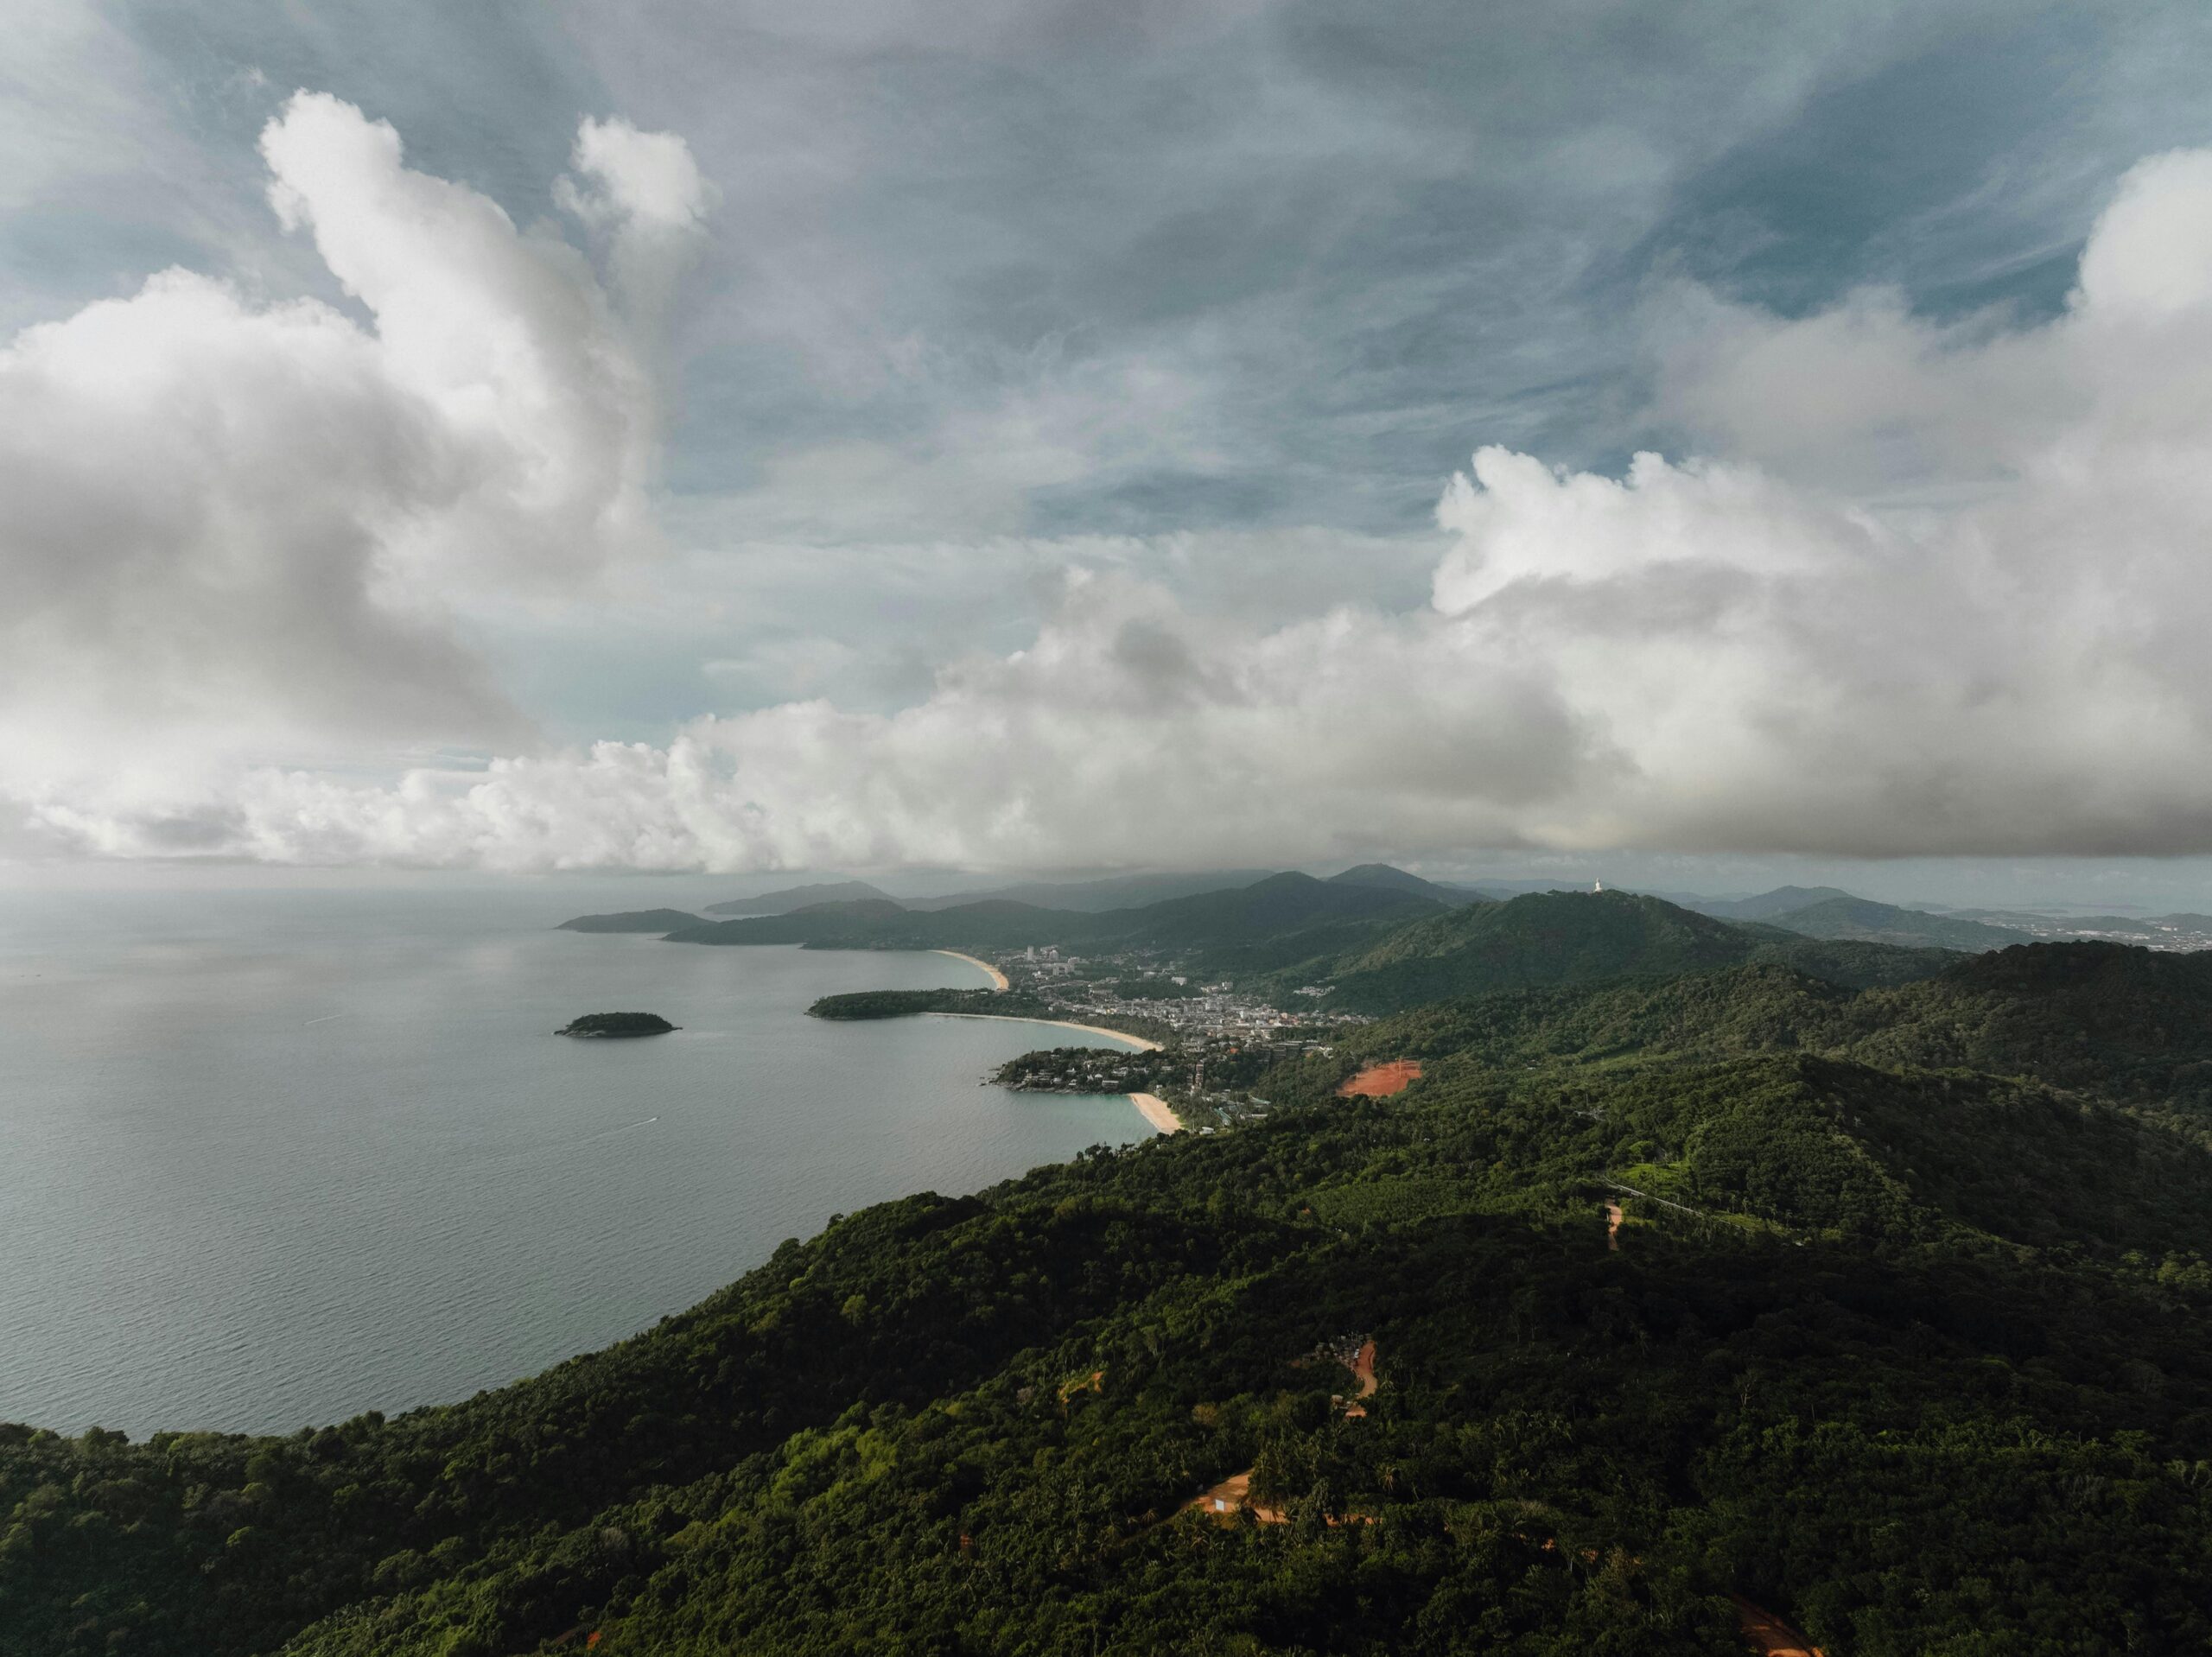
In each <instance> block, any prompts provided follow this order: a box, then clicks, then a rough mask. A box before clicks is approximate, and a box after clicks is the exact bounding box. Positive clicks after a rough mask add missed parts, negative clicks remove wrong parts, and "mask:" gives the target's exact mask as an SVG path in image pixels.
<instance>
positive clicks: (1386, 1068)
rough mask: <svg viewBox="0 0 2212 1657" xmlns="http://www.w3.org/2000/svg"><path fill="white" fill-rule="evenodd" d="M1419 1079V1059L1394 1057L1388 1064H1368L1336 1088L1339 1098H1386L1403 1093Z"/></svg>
mask: <svg viewBox="0 0 2212 1657" xmlns="http://www.w3.org/2000/svg"><path fill="white" fill-rule="evenodd" d="M1420 1080H1421V1061H1420V1060H1419V1059H1417V1058H1394V1059H1392V1060H1391V1061H1390V1062H1389V1063H1388V1064H1370V1065H1369V1066H1368V1067H1367V1068H1366V1069H1365V1070H1362V1071H1361V1072H1360V1073H1359V1074H1358V1075H1357V1076H1354V1077H1352V1078H1351V1081H1349V1082H1344V1084H1343V1085H1342V1086H1341V1087H1339V1088H1338V1089H1337V1097H1338V1098H1339V1099H1388V1098H1389V1096H1390V1095H1392V1094H1394V1093H1403V1092H1404V1091H1405V1090H1406V1089H1408V1088H1409V1087H1411V1086H1412V1085H1413V1084H1414V1082H1418V1081H1420Z"/></svg>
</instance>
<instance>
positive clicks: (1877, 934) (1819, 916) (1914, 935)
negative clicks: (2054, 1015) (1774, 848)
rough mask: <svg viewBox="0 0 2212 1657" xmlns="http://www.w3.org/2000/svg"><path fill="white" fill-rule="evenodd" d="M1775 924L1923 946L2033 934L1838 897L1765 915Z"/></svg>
mask: <svg viewBox="0 0 2212 1657" xmlns="http://www.w3.org/2000/svg"><path fill="white" fill-rule="evenodd" d="M1759 918H1761V919H1763V920H1764V922H1765V923H1766V924H1768V925H1770V926H1777V927H1780V928H1782V929H1783V930H1784V931H1789V932H1802V933H1803V934H1804V935H1805V936H1807V937H1815V938H1858V939H1862V940H1864V941H1866V942H1867V943H1896V944H1901V945H1904V947H1906V948H1908V949H2004V948H2005V947H2006V946H2008V945H2010V944H2014V943H2031V942H2032V941H2033V938H2032V935H2031V934H2029V933H2026V932H2022V931H2019V930H2016V929H2014V928H2012V927H2009V926H1991V925H1989V924H1986V923H1985V922H1982V921H1975V920H1963V919H1961V918H1959V917H1955V916H1950V915H1931V914H1929V913H1928V912H1927V911H1924V910H1918V909H1900V908H1898V907H1897V905H1895V904H1878V903H1874V902H1872V901H1870V900H1869V899H1867V898H1853V897H1849V896H1846V895H1838V896H1835V897H1833V898H1824V899H1822V900H1821V902H1819V903H1815V904H1808V905H1806V906H1805V907H1803V908H1802V909H1792V910H1786V911H1783V912H1781V913H1779V914H1769V915H1765V916H1762V917H1759Z"/></svg>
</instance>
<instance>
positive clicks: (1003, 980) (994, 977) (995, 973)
mask: <svg viewBox="0 0 2212 1657" xmlns="http://www.w3.org/2000/svg"><path fill="white" fill-rule="evenodd" d="M930 953H931V955H950V956H951V957H952V958H953V959H954V960H955V961H964V962H967V963H968V964H969V966H971V967H981V968H982V969H983V970H984V971H985V972H987V973H988V974H990V975H991V987H992V988H993V989H998V990H1004V989H1010V988H1012V987H1013V985H1012V984H1011V982H1010V981H1008V980H1007V975H1005V974H1004V973H1002V972H1001V971H1000V970H999V969H998V968H996V967H994V966H993V965H991V963H990V962H988V961H978V960H977V959H976V957H975V956H974V955H963V954H961V953H960V951H959V950H957V949H932V950H931V951H930Z"/></svg>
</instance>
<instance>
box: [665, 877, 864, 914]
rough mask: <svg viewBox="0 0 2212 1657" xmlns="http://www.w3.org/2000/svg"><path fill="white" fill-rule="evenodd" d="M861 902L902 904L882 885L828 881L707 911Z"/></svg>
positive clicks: (772, 910) (786, 910)
mask: <svg viewBox="0 0 2212 1657" xmlns="http://www.w3.org/2000/svg"><path fill="white" fill-rule="evenodd" d="M857 902H874V903H887V904H892V905H898V904H899V900H898V899H897V898H893V896H892V895H891V894H890V893H889V892H886V891H884V890H883V889H882V888H881V887H880V886H870V885H868V882H867V881H865V880H824V881H819V882H817V883H815V884H813V885H811V886H788V887H785V889H784V890H783V891H781V892H762V893H761V894H760V896H759V897H757V898H732V899H730V901H728V903H721V904H709V905H707V911H706V912H707V913H708V914H709V915H788V914H791V912H792V911H795V910H801V909H812V908H815V907H816V906H817V905H822V904H849V903H857ZM899 906H900V907H903V906H904V905H899Z"/></svg>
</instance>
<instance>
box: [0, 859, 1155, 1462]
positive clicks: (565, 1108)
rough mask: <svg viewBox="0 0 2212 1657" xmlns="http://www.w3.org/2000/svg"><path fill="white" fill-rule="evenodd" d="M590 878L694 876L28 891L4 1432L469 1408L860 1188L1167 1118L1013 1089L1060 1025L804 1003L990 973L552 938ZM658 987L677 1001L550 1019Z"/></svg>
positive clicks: (915, 1183)
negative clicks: (869, 1016)
mask: <svg viewBox="0 0 2212 1657" xmlns="http://www.w3.org/2000/svg"><path fill="white" fill-rule="evenodd" d="M594 898H597V902H598V906H599V907H601V908H612V907H617V906H619V907H625V908H645V907H654V906H658V905H660V904H663V903H666V902H669V901H670V899H669V898H667V897H666V896H664V895H660V896H653V897H646V896H644V895H641V894H639V893H638V892H634V891H631V892H624V893H621V894H618V895H617V896H616V897H615V898H613V899H612V900H610V899H609V898H607V897H606V896H604V895H601V894H596V893H591V892H583V891H581V890H578V891H571V890H568V889H563V888H554V889H551V890H548V889H546V888H545V887H543V886H532V887H531V888H530V889H528V890H524V891H509V890H504V889H498V888H493V889H486V890H474V889H471V890H465V891H446V890H429V891H424V890H412V889H410V890H403V891H346V890H309V891H293V890H285V891H219V890H194V891H190V892H160V891H156V892H129V893H116V892H90V893H87V892H0V1421H10V1420H12V1421H23V1422H29V1423H31V1424H33V1425H38V1426H45V1427H51V1428H54V1429H55V1430H56V1431H59V1432H79V1431H81V1430H82V1429H84V1428H85V1427H86V1426H89V1425H100V1426H104V1427H107V1428H109V1429H111V1430H117V1431H122V1432H128V1433H130V1434H131V1435H132V1436H133V1437H134V1438H137V1437H143V1435H144V1434H145V1433H147V1432H151V1431H155V1430H157V1429H162V1428H173V1429H180V1430H217V1431H226V1432H291V1431H295V1430H297V1429H298V1428H301V1427H303V1426H308V1425H321V1424H323V1423H327V1422H332V1421H337V1420H341V1419H346V1418H347V1417H349V1416H353V1415H355V1414H358V1413H361V1412H363V1411H365V1410H372V1409H373V1410H381V1411H384V1412H385V1413H387V1414H396V1413H399V1412H401V1411H404V1410H406V1409H409V1408H410V1407H413V1406H418V1405H424V1404H435V1403H443V1402H448V1401H452V1400H458V1399H463V1398H467V1397H468V1396H469V1395H471V1394H474V1393H475V1392H477V1391H479V1390H480V1389H482V1388H485V1387H497V1386H500V1385H503V1384H504V1383H505V1382H507V1381H512V1380H515V1379H517V1378H518V1377H521V1376H524V1375H528V1374H534V1373H536V1372H537V1371H538V1370H541V1369H543V1368H546V1367H547V1366H549V1365H550V1364H553V1363H556V1362H559V1361H560V1360H562V1359H563V1358H566V1357H569V1356H571V1355H575V1354H576V1353H579V1352H583V1351H588V1350H590V1349H594V1348H596V1347H600V1346H603V1345H606V1344H607V1343H610V1342H612V1341H615V1340H618V1339H620V1338H622V1337H623V1336H628V1335H632V1334H634V1333H636V1332H637V1331H639V1330H642V1329H645V1328H646V1327H648V1326H649V1325H651V1324H652V1323H654V1322H655V1321H656V1320H657V1319H658V1318H660V1317H663V1316H665V1315H666V1314H669V1313H671V1312H675V1311H680V1310H682V1309H683V1308H684V1307H686V1306H688V1305H692V1304H693V1303H695V1302H696V1301H697V1300H699V1299H700V1298H702V1297H703V1296H705V1295H707V1294H708V1293H709V1292H711V1291H713V1290H715V1289H716V1288H718V1287H720V1286H721V1285H723V1284H725V1283H727V1282H728V1281H730V1280H731V1279H734V1278H735V1277H737V1276H739V1275H741V1273H744V1272H745V1271H747V1269H748V1268H750V1267H754V1266H757V1265H759V1264H760V1262H761V1261H762V1260H766V1258H767V1256H768V1255H769V1254H771V1253H772V1252H773V1251H774V1249H775V1248H776V1247H777V1245H778V1244H779V1242H781V1241H783V1240H784V1239H785V1238H787V1237H804V1236H807V1235H811V1234H812V1233H814V1232H816V1231H817V1230H819V1229H820V1228H821V1227H822V1226H823V1223H824V1222H827V1221H829V1219H830V1218H832V1217H833V1216H836V1215H838V1214H840V1213H845V1212H849V1211H851V1210H854V1209H860V1208H862V1207H864V1206H866V1205H867V1204H868V1203H877V1202H881V1201H884V1200H886V1199H887V1198H891V1197H900V1196H905V1195H907V1194H910V1193H913V1192H918V1191H928V1190H935V1191H940V1192H945V1193H957V1192H968V1191H974V1190H980V1189H982V1188H983V1187H986V1186H988V1185H990V1184H994V1183H995V1182H997V1181H999V1180H1001V1179H1004V1178H1008V1177H1011V1176H1013V1175H1016V1174H1020V1173H1021V1172H1023V1171H1026V1170H1027V1169H1029V1168H1032V1167H1034V1166H1036V1165H1040V1164H1043V1163H1048V1162H1054V1161H1059V1160H1063V1159H1066V1158H1068V1157H1070V1156H1071V1155H1073V1154H1074V1153H1076V1152H1078V1151H1081V1150H1082V1149H1084V1147H1086V1146H1091V1145H1097V1144H1111V1145H1122V1144H1128V1143H1132V1142H1135V1141H1136V1140H1141V1139H1145V1138H1147V1137H1149V1136H1150V1135H1151V1134H1152V1133H1153V1130H1152V1128H1151V1127H1149V1126H1147V1124H1146V1122H1145V1121H1144V1120H1143V1119H1142V1118H1141V1116H1140V1115H1139V1114H1137V1111H1136V1109H1135V1107H1134V1106H1133V1105H1132V1104H1131V1103H1130V1102H1129V1101H1128V1099H1127V1098H1126V1097H1123V1096H1122V1095H1079V1096H1066V1095H1038V1094H1016V1093H1013V1092H1010V1091H1008V1090H1007V1089H1001V1088H997V1087H992V1086H988V1085H982V1076H984V1075H985V1074H986V1072H988V1070H990V1069H991V1068H992V1067H993V1066H995V1065H996V1064H997V1063H1001V1061H1003V1060H1005V1059H1007V1058H1010V1057H1014V1055H1015V1054H1017V1053H1020V1052H1024V1051H1028V1050H1030V1049H1032V1048H1035V1047H1040V1046H1049V1045H1052V1044H1053V1042H1054V1035H1053V1032H1051V1031H1050V1030H1049V1029H1047V1028H1046V1027H1042V1026H1039V1025H1034V1024H1026V1023H1020V1022H1016V1021H1011V1020H996V1019H955V1018H936V1017H924V1018H913V1019H895V1020H888V1021H884V1022H880V1023H859V1024H832V1023H826V1022H824V1021H823V1020H820V1019H809V1018H807V1017H806V1016H805V1010H806V1008H807V1006H808V1005H809V1004H810V1003H811V1002H812V1001H814V1000H816V999H817V997H820V996H823V995H829V994H837V993H840V992H842V991H848V990H862V989H921V988H929V987H939V986H950V985H958V986H967V985H975V984H979V983H981V982H983V981H984V975H982V972H981V971H980V970H979V969H978V968H976V967H975V966H973V965H970V964H969V963H966V962H960V961H957V960H955V959H953V958H951V957H950V956H946V955H931V954H920V953H915V954H904V953H883V952H873V951H845V950H839V951H826V950H808V949H796V948H709V947H702V946H697V945H685V944H673V943H662V942H660V941H659V940H658V938H655V937H651V936H620V935H617V936H607V935H588V934H580V933H575V932H563V931H558V930H554V928H555V926H556V923H558V922H559V921H561V920H562V919H563V918H565V917H567V916H569V915H571V914H575V913H578V912H583V911H586V910H588V909H589V908H591V907H592V906H593V901H594ZM677 906H678V907H696V905H685V904H683V903H681V902H678V903H677ZM628 1011H642V1012H649V1013H659V1014H661V1015H662V1016H663V1017H664V1018H666V1019H670V1020H671V1021H672V1022H674V1023H676V1024H677V1025H680V1026H682V1028H681V1029H680V1030H679V1031H678V1032H677V1033H675V1034H673V1035H669V1036H661V1037H656V1038H650V1039H645V1040H636V1041H612V1042H609V1041H576V1040H569V1039H563V1038H559V1037H556V1036H555V1035H554V1034H553V1033H552V1032H554V1031H555V1029H556V1028H557V1027H558V1026H560V1025H563V1024H565V1023H567V1022H568V1021H569V1019H572V1018H574V1017H575V1016H576V1015H578V1014H580V1013H594V1012H628ZM1061 1038H1062V1039H1064V1040H1067V1041H1075V1040H1084V1041H1086V1042H1090V1043H1091V1044H1103V1043H1100V1042H1098V1041H1097V1038H1076V1037H1072V1036H1065V1034H1064V1035H1063V1036H1062V1037H1061Z"/></svg>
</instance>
